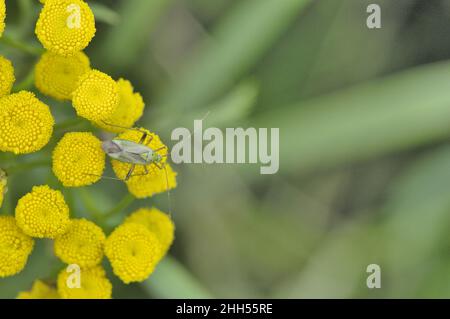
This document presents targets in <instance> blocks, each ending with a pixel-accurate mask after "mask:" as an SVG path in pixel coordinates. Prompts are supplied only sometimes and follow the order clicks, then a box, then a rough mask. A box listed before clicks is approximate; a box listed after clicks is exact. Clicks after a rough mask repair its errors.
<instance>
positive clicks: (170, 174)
mask: <svg viewBox="0 0 450 319" xmlns="http://www.w3.org/2000/svg"><path fill="white" fill-rule="evenodd" d="M141 130H143V131H145V132H147V134H148V137H147V139H146V141H145V142H144V145H146V146H148V147H150V148H151V149H152V150H155V151H156V150H158V151H157V153H158V154H160V155H161V156H162V159H161V162H160V163H158V164H157V165H159V167H158V166H156V165H155V164H150V165H146V166H143V165H137V166H136V168H135V170H134V172H133V175H134V176H133V177H132V178H130V179H129V180H128V181H127V182H126V183H127V187H128V190H129V192H130V193H131V194H133V195H134V196H135V197H137V198H146V197H151V196H153V195H154V194H158V193H163V192H165V191H168V190H170V189H173V188H175V187H176V185H177V182H176V173H175V172H174V171H173V170H172V168H171V167H170V165H168V164H167V155H168V154H167V153H168V149H167V148H166V147H165V145H164V144H163V143H162V142H161V139H160V138H159V136H158V135H156V134H154V133H151V132H150V131H148V130H145V129H141ZM141 137H142V133H141V132H139V131H136V130H129V131H126V132H124V133H122V134H120V135H119V136H118V138H119V139H124V140H128V141H133V142H139V141H140V139H141ZM112 166H113V169H114V172H115V174H116V176H117V178H119V179H122V180H124V179H125V177H126V176H127V174H128V171H129V170H130V167H131V166H130V164H128V163H123V162H120V161H117V160H112ZM166 172H167V176H166Z"/></svg>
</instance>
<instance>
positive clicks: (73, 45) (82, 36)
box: [35, 0, 96, 56]
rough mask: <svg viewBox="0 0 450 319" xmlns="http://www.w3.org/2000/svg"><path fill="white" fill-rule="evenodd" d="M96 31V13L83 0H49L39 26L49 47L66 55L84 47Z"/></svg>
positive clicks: (38, 31)
mask: <svg viewBox="0 0 450 319" xmlns="http://www.w3.org/2000/svg"><path fill="white" fill-rule="evenodd" d="M95 31H96V30H95V19H94V14H93V13H92V11H91V9H90V8H89V6H88V5H87V4H86V2H84V1H81V0H46V1H45V4H44V7H43V8H42V11H41V14H40V15H39V19H38V21H37V23H36V30H35V32H36V35H37V37H38V39H39V41H41V43H42V45H43V46H44V47H45V48H46V49H47V50H48V51H51V52H55V53H57V54H59V55H64V56H70V55H73V54H74V53H76V52H79V51H82V50H84V49H85V48H86V47H87V46H88V45H89V42H91V40H92V38H93V37H94V35H95Z"/></svg>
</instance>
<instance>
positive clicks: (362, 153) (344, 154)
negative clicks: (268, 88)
mask: <svg viewBox="0 0 450 319" xmlns="http://www.w3.org/2000/svg"><path fill="white" fill-rule="evenodd" d="M449 82H450V63H448V62H441V63H436V64H432V65H427V66H422V67H417V68H414V69H411V70H408V71H404V72H401V73H399V74H395V75H392V76H389V77H385V78H381V79H377V80H374V81H372V82H370V83H365V84H361V85H358V86H355V87H352V88H350V89H346V90H342V91H339V92H336V93H333V94H329V95H326V96H322V97H319V98H314V99H311V100H309V101H304V102H300V103H298V104H295V105H292V106H290V107H285V108H275V107H274V108H273V109H272V110H271V111H268V112H266V113H264V114H262V115H260V116H259V117H258V118H256V119H255V120H254V121H252V123H251V124H252V125H253V126H256V127H268V126H269V127H278V128H280V134H281V139H282V143H281V146H280V161H281V162H282V164H281V169H282V170H284V171H286V172H287V171H290V172H292V171H296V172H300V173H306V172H310V171H313V170H317V169H322V168H328V167H333V166H337V165H340V164H349V163H352V162H355V161H360V160H367V159H370V158H373V157H377V156H383V155H385V154H389V153H393V152H399V151H404V150H408V149H411V148H414V147H417V146H420V145H425V144H429V143H433V142H436V141H439V140H443V139H445V138H447V137H448V136H449V134H450V125H449V120H448V119H449V118H450V90H448V83H449Z"/></svg>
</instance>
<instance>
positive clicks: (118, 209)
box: [103, 193, 135, 219]
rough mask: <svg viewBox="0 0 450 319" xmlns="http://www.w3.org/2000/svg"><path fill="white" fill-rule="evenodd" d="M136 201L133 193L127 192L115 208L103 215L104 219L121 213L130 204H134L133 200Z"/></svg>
mask: <svg viewBox="0 0 450 319" xmlns="http://www.w3.org/2000/svg"><path fill="white" fill-rule="evenodd" d="M134 201H135V198H134V196H133V195H131V194H130V193H127V194H126V195H125V196H124V197H123V198H122V199H121V201H120V202H119V203H118V204H117V205H116V207H114V208H113V209H111V210H110V211H109V212H108V213H106V214H105V215H103V219H108V218H111V217H114V216H116V215H117V214H119V213H121V212H122V211H123V210H125V209H126V208H127V207H128V206H130V205H131V204H133V202H134Z"/></svg>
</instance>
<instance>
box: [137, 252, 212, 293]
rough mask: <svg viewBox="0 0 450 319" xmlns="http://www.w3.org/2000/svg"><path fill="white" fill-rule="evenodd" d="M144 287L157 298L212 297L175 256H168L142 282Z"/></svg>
mask: <svg viewBox="0 0 450 319" xmlns="http://www.w3.org/2000/svg"><path fill="white" fill-rule="evenodd" d="M142 286H143V287H144V289H145V290H146V291H147V292H149V293H150V294H151V295H152V296H155V297H156V298H162V299H164V298H175V299H178V298H181V299H182V298H189V299H210V298H213V296H212V294H211V293H210V292H208V291H207V290H206V288H204V287H202V286H201V284H200V283H199V282H198V281H197V280H196V279H195V278H194V277H193V275H192V274H190V273H189V272H188V271H187V270H186V269H185V268H184V267H183V266H182V265H181V264H180V263H179V262H178V261H176V260H175V259H174V258H172V257H169V256H166V257H165V258H164V259H163V260H162V261H161V263H160V264H159V265H158V267H157V269H156V270H155V273H154V274H153V275H152V276H151V277H150V279H148V280H147V281H145V282H143V283H142Z"/></svg>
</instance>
